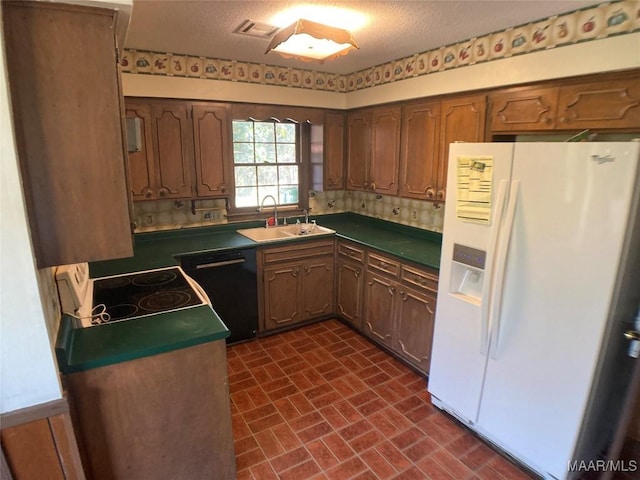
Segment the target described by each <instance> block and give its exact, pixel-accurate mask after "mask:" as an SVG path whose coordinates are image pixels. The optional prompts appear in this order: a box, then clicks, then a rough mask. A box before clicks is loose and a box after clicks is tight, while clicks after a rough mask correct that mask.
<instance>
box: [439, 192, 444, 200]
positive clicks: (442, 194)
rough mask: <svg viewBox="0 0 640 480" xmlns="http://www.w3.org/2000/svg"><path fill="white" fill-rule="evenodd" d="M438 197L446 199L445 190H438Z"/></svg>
mask: <svg viewBox="0 0 640 480" xmlns="http://www.w3.org/2000/svg"><path fill="white" fill-rule="evenodd" d="M438 199H439V200H444V190H438Z"/></svg>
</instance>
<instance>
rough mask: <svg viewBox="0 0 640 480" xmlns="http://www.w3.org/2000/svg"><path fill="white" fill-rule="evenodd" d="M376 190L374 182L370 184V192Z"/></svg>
mask: <svg viewBox="0 0 640 480" xmlns="http://www.w3.org/2000/svg"><path fill="white" fill-rule="evenodd" d="M375 189H376V182H371V190H375Z"/></svg>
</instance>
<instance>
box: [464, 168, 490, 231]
mask: <svg viewBox="0 0 640 480" xmlns="http://www.w3.org/2000/svg"><path fill="white" fill-rule="evenodd" d="M457 176H458V178H457V186H458V198H457V202H456V216H457V218H458V220H461V221H463V222H473V223H482V224H489V223H491V188H492V183H493V157H492V156H489V155H479V156H460V157H458V168H457Z"/></svg>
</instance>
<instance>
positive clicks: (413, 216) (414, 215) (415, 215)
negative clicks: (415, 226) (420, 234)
mask: <svg viewBox="0 0 640 480" xmlns="http://www.w3.org/2000/svg"><path fill="white" fill-rule="evenodd" d="M417 219H418V210H416V209H415V208H414V209H412V210H411V220H417Z"/></svg>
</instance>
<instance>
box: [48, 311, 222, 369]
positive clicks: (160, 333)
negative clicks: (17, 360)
mask: <svg viewBox="0 0 640 480" xmlns="http://www.w3.org/2000/svg"><path fill="white" fill-rule="evenodd" d="M229 335H230V333H229V330H228V329H227V327H226V326H225V324H224V323H223V322H222V321H221V320H220V318H219V317H218V315H217V314H216V313H215V312H214V311H213V310H212V309H211V307H209V306H208V305H201V306H197V307H191V308H185V309H182V310H175V311H172V312H167V313H162V314H158V315H150V316H146V317H141V318H136V319H131V320H127V321H121V322H114V323H108V324H105V325H98V326H95V327H88V328H74V327H73V321H72V319H71V317H69V316H68V315H64V316H63V318H62V321H61V323H60V330H59V332H58V338H57V341H56V357H57V359H58V367H59V368H60V371H61V372H62V373H65V374H67V373H73V372H80V371H83V370H89V369H92V368H97V367H103V366H106V365H113V364H116V363H121V362H126V361H128V360H134V359H136V358H142V357H147V356H150V355H157V354H160V353H165V352H170V351H173V350H178V349H181V348H186V347H191V346H194V345H199V344H201V343H207V342H213V341H215V340H222V341H224V339H225V338H227V337H228V336H229Z"/></svg>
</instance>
